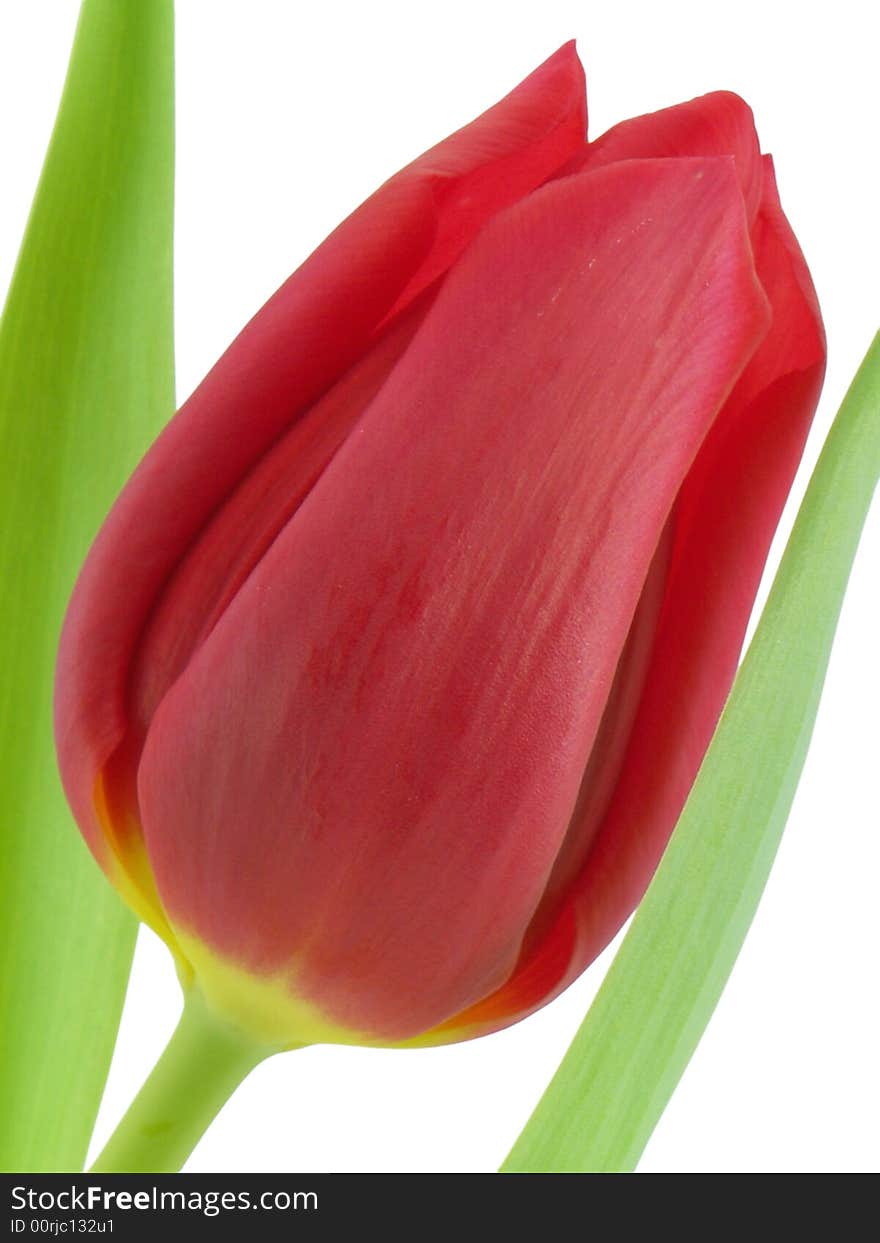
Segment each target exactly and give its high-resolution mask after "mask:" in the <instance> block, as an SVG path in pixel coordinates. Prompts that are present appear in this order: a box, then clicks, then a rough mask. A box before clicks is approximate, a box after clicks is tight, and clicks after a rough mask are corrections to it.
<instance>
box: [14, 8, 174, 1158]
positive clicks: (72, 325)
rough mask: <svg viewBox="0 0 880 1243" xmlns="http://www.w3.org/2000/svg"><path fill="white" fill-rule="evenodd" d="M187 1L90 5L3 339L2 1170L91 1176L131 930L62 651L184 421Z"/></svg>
mask: <svg viewBox="0 0 880 1243" xmlns="http://www.w3.org/2000/svg"><path fill="white" fill-rule="evenodd" d="M172 23H173V5H172V0H84V3H83V6H82V10H81V13H80V20H79V25H78V27H77V33H76V39H75V42H74V47H73V52H72V56H71V61H70V68H69V71H68V76H67V81H66V84H65V88H64V94H63V97H62V100H61V105H60V109H59V113H58V118H57V122H56V125H55V130H54V133H53V135H52V140H51V144H50V146H49V150H48V153H47V156H46V161H45V164H44V168H43V174H42V177H41V180H40V184H39V187H38V190H37V195H36V198H35V201H34V205H33V208H32V212H31V216H30V220H29V222H28V227H27V232H26V234H25V239H24V243H23V246H22V251H21V254H20V256H19V261H18V265H17V267H16V270H15V275H14V277H13V281H12V286H11V289H10V292H9V297H8V301H7V304H6V309H5V311H4V314H3V319H2V322H0V581H2V583H3V585H4V591H5V594H6V598H5V600H4V606H3V609H2V613H0V617H2V621H0V669H2V679H0V1050H2V1052H0V1168H2V1169H6V1170H19V1171H21V1170H28V1171H34V1170H48V1169H81V1168H82V1163H83V1161H84V1159H85V1154H86V1147H87V1144H88V1140H89V1136H90V1134H91V1130H92V1127H93V1125H94V1119H95V1114H96V1112H97V1108H98V1104H99V1101H100V1096H101V1092H102V1090H103V1086H104V1080H105V1078H106V1073H107V1068H108V1065H109V1061H110V1056H111V1053H112V1049H113V1042H114V1039H115V1036H116V1030H117V1026H118V1022H119V1015H120V1011H121V1007H122V1001H123V997H124V993H125V987H126V981H127V978H128V972H129V969H130V964H131V954H132V949H133V945H134V937H135V921H134V919H133V918H132V917H131V916H130V915H129V914H128V913H127V911H125V910H124V908H123V907H122V904H121V903H120V901H119V900H118V899H117V897H116V895H115V893H114V892H113V891H112V889H111V888H110V886H109V885H107V884H106V882H105V881H104V880H103V878H102V877H101V875H100V873H99V871H98V869H97V868H96V866H95V865H94V863H93V862H92V860H91V858H90V857H89V855H88V853H87V851H86V850H85V848H84V847H83V845H82V843H81V841H80V839H79V835H78V833H77V831H76V829H75V827H74V825H73V822H72V820H71V817H70V814H69V812H68V810H67V807H66V804H65V801H64V798H63V795H62V793H61V789H60V785H59V781H58V777H57V775H56V767H55V755H54V748H53V743H52V725H51V698H52V678H53V666H54V659H55V647H56V643H57V638H58V631H59V626H60V623H61V619H62V615H63V611H64V607H65V604H66V601H67V597H68V595H69V593H70V589H71V587H72V585H73V581H74V578H75V576H76V573H77V570H78V568H79V565H80V563H81V562H82V559H83V557H84V555H85V553H86V551H87V549H88V546H89V543H90V541H91V539H92V537H93V536H94V534H95V531H96V530H97V527H98V525H99V523H100V521H101V518H102V517H103V515H104V513H105V512H106V510H107V508H108V507H109V504H110V502H111V501H112V499H113V497H114V494H115V493H116V492H117V491H118V489H119V488H120V486H121V485H122V483H123V482H124V480H125V478H126V476H127V475H128V474H129V473H130V471H131V469H132V467H133V466H134V464H135V463H136V461H137V459H138V457H139V456H140V454H141V453H142V452H143V450H144V449H145V448H146V446H147V444H148V443H149V441H150V440H151V439H152V437H153V436H154V435H155V433H156V431H157V430H158V427H159V426H160V424H161V422H162V421H163V420H164V419H165V418H167V416H168V415H169V413H170V412H171V411H172V410H173V407H174V369H173V338H172V304H171V296H172V272H171V257H172V204H173V160H174V149H173V142H174V139H173V25H172Z"/></svg>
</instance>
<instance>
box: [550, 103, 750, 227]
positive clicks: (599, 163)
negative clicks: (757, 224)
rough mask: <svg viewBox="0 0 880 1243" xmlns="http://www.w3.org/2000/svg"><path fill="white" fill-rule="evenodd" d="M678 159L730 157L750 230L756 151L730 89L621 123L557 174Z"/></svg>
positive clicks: (746, 115) (746, 112)
mask: <svg viewBox="0 0 880 1243" xmlns="http://www.w3.org/2000/svg"><path fill="white" fill-rule="evenodd" d="M683 155H699V156H711V155H715V156H718V155H729V156H732V157H733V159H734V163H735V166H736V173H737V177H738V178H739V183H740V188H741V190H742V194H743V199H744V201H745V205H746V215H747V217H748V220H749V225H750V226H751V225H752V224H753V223H754V220H755V216H756V214H757V211H758V207H759V205H760V203H761V197H762V187H763V181H764V178H763V171H762V166H761V150H760V147H759V144H758V135H757V134H756V132H755V122H754V117H753V115H752V110H751V108H750V107H749V106H748V104H747V103H746V102H745V100H744V99H741V98H740V97H739V95H735V94H733V92H732V91H713V92H712V93H711V94H709V95H700V96H699V97H698V98H697V99H691V100H688V101H687V103H683V104H675V105H674V106H673V107H671V108H661V109H660V110H659V112H649V113H646V114H645V115H644V116H640V117H631V118H630V119H629V120H626V121H621V122H620V123H619V124H618V125H615V126H613V127H612V128H611V129H610V130H607V131H606V132H605V133H604V134H602V135H601V136H600V137H599V138H597V139H596V141H595V142H591V143H590V145H589V146H588V147H587V149H586V150H585V151H583V152H579V153H578V154H577V155H576V156H575V157H574V159H573V160H572V161H571V163H570V164H569V165H568V166H567V167H566V168H564V169H563V170H562V173H561V174H560V175H562V176H564V175H565V174H567V173H570V172H582V171H584V170H586V169H592V168H601V167H603V166H604V165H606V164H616V163H619V162H620V161H621V160H633V159H657V158H660V157H661V156H667V157H669V156H671V157H678V156H683Z"/></svg>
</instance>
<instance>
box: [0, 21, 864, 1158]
mask: <svg viewBox="0 0 880 1243" xmlns="http://www.w3.org/2000/svg"><path fill="white" fill-rule="evenodd" d="M144 2H145V3H147V2H149V0H144ZM77 7H78V6H77V3H76V0H29V3H27V4H5V5H3V7H2V10H0V161H2V163H0V168H2V187H3V188H2V195H0V281H2V284H3V286H4V287H5V284H6V282H7V281H8V278H9V275H10V273H11V269H12V263H13V261H14V256H15V252H16V249H17V246H18V241H19V238H20V235H21V231H22V228H23V226H24V222H25V218H26V213H27V210H28V204H29V201H30V197H31V194H32V192H33V188H34V185H35V183H36V178H37V175H38V172H39V167H40V163H41V160H42V155H43V151H44V148H45V143H46V140H47V138H48V134H49V131H50V127H51V123H52V118H53V115H54V111H55V107H56V104H57V100H58V96H59V92H60V87H61V83H62V80H63V74H64V69H65V65H66V60H67V55H68V50H69V45H70V38H71V35H72V31H73V26H74V22H75V18H76V12H77ZM177 7H178V180H177V185H178V200H177V243H176V244H177V267H176V281H177V349H178V383H179V396H180V398H183V397H185V396H186V395H187V394H188V393H189V391H190V390H191V389H192V388H193V387H194V385H195V384H196V383H197V382H198V380H199V379H200V378H201V376H202V375H203V373H204V372H205V371H206V370H207V369H208V367H209V366H210V365H211V363H212V362H213V361H214V360H215V358H216V357H217V355H218V354H219V353H220V352H221V350H222V349H223V348H224V347H225V346H226V344H227V343H228V342H229V340H230V339H231V337H232V336H233V335H234V334H235V333H236V332H237V330H238V329H239V328H240V327H241V326H242V325H243V323H244V322H245V320H246V319H247V318H248V317H249V316H250V315H251V314H252V313H253V312H254V311H255V310H256V309H257V308H258V307H259V306H260V304H261V303H262V302H263V301H264V299H265V298H266V297H267V296H268V295H269V294H270V293H271V292H272V290H273V289H274V288H275V287H276V286H277V285H278V284H279V283H280V282H281V280H282V279H283V278H284V277H285V276H286V275H287V274H288V273H289V271H291V270H292V269H293V268H294V267H295V266H296V265H297V264H298V263H299V262H300V261H301V260H302V259H303V258H304V257H305V255H306V254H307V253H308V252H309V251H310V250H311V249H312V248H313V247H314V246H315V245H316V244H317V243H318V242H319V241H320V240H321V238H322V237H323V236H324V235H325V233H327V232H328V231H329V229H330V228H331V227H332V226H333V225H335V224H336V223H337V222H338V221H339V219H341V218H342V217H343V216H344V215H346V214H347V213H348V211H349V210H351V209H352V208H353V207H354V206H355V205H356V204H357V203H358V202H359V201H360V200H361V199H362V198H363V197H364V196H365V195H366V194H367V193H369V192H370V191H371V190H372V189H373V188H374V187H375V186H376V185H377V184H378V183H379V182H380V181H382V180H384V178H385V177H386V176H388V175H389V174H390V173H392V172H393V171H395V170H396V168H397V167H399V166H400V165H401V164H403V163H405V162H406V161H407V160H409V159H410V158H412V157H413V156H415V155H416V154H418V152H420V151H421V150H422V149H424V148H425V147H426V146H428V145H429V144H431V143H433V142H435V141H436V140H438V139H439V138H441V137H442V136H444V135H445V134H446V133H448V132H449V131H451V130H452V129H454V128H456V127H458V126H459V125H461V124H463V123H465V122H466V121H468V120H469V119H470V118H471V117H472V116H474V115H475V114H476V113H478V112H479V111H481V110H482V109H483V108H485V107H486V106H487V105H489V104H490V103H492V102H494V101H495V100H496V99H497V98H498V97H500V96H501V95H502V94H504V93H505V92H506V91H507V90H509V89H510V88H511V87H512V86H513V85H514V84H515V83H516V82H517V81H519V79H521V78H522V77H523V76H525V74H526V73H527V72H529V70H531V69H532V68H533V67H534V66H535V65H536V64H537V63H538V62H539V61H540V60H542V59H543V58H544V57H545V56H547V55H548V54H549V53H550V52H551V51H553V50H554V49H555V48H556V47H557V46H558V45H559V44H560V43H562V42H563V41H564V40H566V39H567V38H569V37H571V36H576V37H577V39H578V44H579V50H580V54H581V58H582V60H583V61H584V63H585V66H586V70H587V80H588V93H589V100H590V114H591V125H590V132H591V134H592V135H594V136H595V135H596V134H598V133H600V132H601V131H602V130H603V129H605V128H607V126H608V125H610V124H612V123H613V122H614V121H616V120H619V119H621V118H623V117H624V116H627V115H632V114H634V113H638V112H641V111H645V110H649V109H653V108H657V107H662V106H664V105H667V104H671V103H674V102H677V101H679V100H681V99H685V98H689V97H691V96H693V95H696V94H700V93H702V92H704V91H708V90H712V89H716V88H720V87H725V88H729V89H732V90H736V91H738V92H739V93H740V94H742V95H743V96H745V98H746V99H748V101H749V102H750V103H751V104H752V106H753V108H754V110H755V114H756V117H757V121H758V127H759V131H760V133H761V137H762V141H763V145H764V148H765V149H767V150H771V151H772V152H773V153H774V155H775V157H776V165H777V172H778V178H779V182H780V187H781V192H782V196H783V201H784V204H785V206H786V208H787V210H788V214H789V216H790V218H791V220H792V222H793V224H794V226H795V228H796V230H797V232H798V234H799V236H800V239H801V242H802V245H803V247H804V250H805V252H806V254H807V256H808V259H809V261H810V264H811V266H812V270H813V273H814V277H815V281H816V285H817V287H818V290H819V296H820V300H821V302H822V305H823V309H824V312H825V317H826V321H827V326H828V335H829V346H830V360H829V371H828V380H827V384H826V389H825V395H824V398H823V402H822V405H821V407H820V412H819V416H818V419H817V424H816V428H815V432H814V436H813V438H812V440H811V443H810V447H809V450H808V454H807V464H810V463H812V461H813V460H814V459H815V455H816V453H817V451H818V446H819V444H820V442H821V439H822V437H823V436H824V433H825V431H826V429H827V427H828V425H829V422H830V419H831V417H832V415H833V412H834V410H835V409H836V407H837V405H838V404H839V401H840V399H841V397H842V395H843V392H844V390H845V388H846V385H847V383H848V380H849V377H850V376H851V375H852V373H853V371H854V369H855V367H856V365H857V363H858V361H859V359H860V357H861V355H862V354H863V352H864V350H865V349H866V347H867V345H868V342H869V340H870V338H871V336H872V334H873V332H874V329H875V328H876V327H877V326H878V323H880V242H878V221H880V216H878V212H880V193H878V191H880V184H878V144H877V128H878V121H880V108H878V87H877V75H876V65H875V57H876V47H877V36H878V33H880V31H878V29H877V24H876V23H877V19H876V18H872V17H871V16H870V10H869V7H868V6H866V5H863V4H861V3H836V4H833V5H831V4H821V5H819V4H794V3H791V4H789V3H779V2H776V3H774V2H771V0H759V2H758V3H755V2H752V0H738V2H737V3H736V4H735V5H723V6H715V5H711V4H706V3H705V2H703V3H686V2H684V0H664V2H663V3H662V4H657V3H652V2H644V3H641V2H640V3H625V2H618V3H616V4H608V3H601V4H600V3H588V2H587V0H580V2H579V3H565V2H563V0H541V2H540V3H534V2H530V3H527V4H517V3H510V2H509V0H508V2H507V3H479V2H477V0H466V2H464V3H461V2H460V0H446V2H445V3H443V4H440V3H435V4H413V3H405V4H404V3H401V4H396V3H390V2H388V3H381V2H378V0H371V2H370V3H340V2H334V0H327V2H326V3H325V4H323V5H322V6H317V5H310V6H304V5H300V4H298V3H293V2H286V0H248V3H247V4H244V3H241V0H179V2H178V6H177ZM872 22H874V27H873V29H871V28H869V26H870V24H871V23H872ZM804 478H805V476H804V475H802V476H801V478H800V480H799V483H798V486H797V487H796V489H795V496H796V497H799V496H800V494H801V493H802V491H803V484H804ZM789 521H790V518H789V519H788V520H787V521H786V522H785V523H784V524H783V530H787V527H788V522H789ZM878 569H880V507H877V506H875V509H874V511H873V514H872V517H871V519H870V522H869V526H868V529H867V531H866V534H865V538H864V540H863V544H862V548H861V552H860V555H859V559H858V561H857V564H856V568H855V571H854V574H853V579H852V582H851V586H850V591H849V595H848V597H847V601H846V606H845V609H844V613H843V617H842V620H841V625H840V630H839V634H838V640H837V645H836V649H835V653H834V657H833V661H832V665H831V670H830V673H829V677H828V683H827V687H826V691H825V697H824V701H823V705H822V709H821V713H820V717H819V722H818V725H817V729H816V733H815V737H814V742H813V746H812V749H811V752H810V756H809V760H808V764H807V768H806V771H805V774H804V777H803V780H802V782H801V786H800V790H799V793H798V796H797V800H796V803H795V807H794V811H793V813H792V816H791V819H790V822H789V825H788V829H787V833H786V836H785V839H784V842H783V845H782V848H781V850H780V854H779V857H778V859H777V863H776V867H775V870H774V872H773V875H772V877H771V880H770V883H769V885H768V888H767V891H766V893H765V896H764V900H763V902H762V905H761V908H760V911H759V913H758V916H757V919H756V921H755V923H754V926H753V928H752V931H751V933H750V936H749V939H748V942H747V945H746V947H745V949H744V951H743V953H742V955H741V957H740V959H739V962H738V964H737V966H736V969H735V971H734V974H733V977H732V979H731V981H730V984H729V986H728V988H727V991H726V993H725V995H724V997H723V999H722V1001H721V1004H720V1006H719V1008H718V1010H717V1012H716V1015H715V1017H714V1019H713V1021H712V1023H711V1025H710V1028H709V1030H708V1032H707V1033H706V1036H705V1038H704V1040H703V1042H702V1044H701V1046H700V1048H699V1049H698V1051H697V1053H696V1055H695V1056H694V1058H693V1060H692V1063H691V1065H690V1067H689V1068H688V1070H687V1072H686V1074H685V1077H684V1079H683V1081H682V1083H681V1085H680V1087H679V1089H678V1091H677V1093H676V1095H675V1097H674V1099H673V1101H672V1103H671V1105H670V1106H669V1108H668V1110H667V1112H666V1114H665V1116H664V1118H663V1119H662V1121H661V1123H660V1125H659V1126H658V1128H657V1130H656V1133H655V1135H654V1137H653V1138H652V1140H651V1142H650V1144H649V1146H648V1148H647V1151H646V1153H645V1156H644V1159H643V1161H642V1163H641V1169H643V1170H647V1171H666V1172H672V1171H749V1170H758V1171H856V1170H859V1171H864V1170H871V1169H876V1168H877V1165H878V1155H880V1145H878V1139H877V1122H876V1119H877V1117H878V1112H880V1111H878V1106H880V1091H878V1085H880V1074H878V1057H877V1049H878V1046H880V1039H878V1037H880V1031H878V1028H880V1021H878V1002H877V995H876V985H877V953H876V951H877V940H878V937H877V925H878V916H877V891H878V880H880V847H878V827H880V823H878V821H880V816H878V810H877V764H878V754H877V742H878V727H877V719H876V703H877V696H878V692H880V676H878V671H880V662H878V645H877V642H876V634H877V629H878V621H880V587H878V582H880V575H878ZM758 745H759V744H758ZM608 960H609V959H608V955H607V954H606V955H605V956H604V957H603V959H602V960H600V961H599V962H598V963H597V964H595V965H594V967H593V968H592V969H591V970H590V971H589V972H588V973H587V974H586V975H585V976H584V977H583V978H582V979H581V980H580V981H579V982H578V984H577V985H575V986H574V987H573V988H572V989H570V990H569V992H568V993H567V995H566V996H565V997H563V998H561V999H560V1000H559V1001H558V1002H556V1003H555V1004H554V1005H552V1006H550V1007H548V1008H547V1009H545V1010H544V1011H542V1012H541V1013H540V1014H539V1015H537V1016H535V1017H534V1018H532V1019H530V1020H528V1021H527V1022H525V1023H522V1024H520V1025H519V1026H518V1027H516V1028H513V1029H511V1030H509V1031H507V1032H504V1033H501V1034H499V1035H496V1036H493V1037H490V1038H487V1039H484V1040H480V1041H475V1042H473V1043H470V1044H465V1045H459V1046H455V1047H451V1048H447V1049H440V1050H428V1051H423V1052H416V1053H414V1052H407V1053H398V1052H385V1051H371V1050H359V1049H341V1048H315V1049H309V1050H306V1051H303V1052H299V1053H293V1054H287V1055H285V1056H283V1057H280V1058H276V1059H274V1060H273V1061H272V1062H271V1063H268V1064H264V1065H263V1066H262V1067H261V1068H259V1069H258V1070H257V1071H256V1072H255V1073H254V1074H253V1075H252V1077H251V1079H250V1080H249V1081H248V1082H247V1083H246V1084H245V1085H244V1086H243V1087H242V1088H241V1089H240V1090H239V1092H238V1094H237V1095H236V1096H235V1098H234V1099H233V1101H232V1102H231V1103H230V1104H229V1105H228V1106H227V1108H226V1109H225V1110H224V1112H223V1114H222V1115H221V1117H220V1118H219V1119H218V1121H217V1122H216V1123H215V1125H214V1127H213V1128H212V1130H211V1131H210V1132H209V1134H208V1135H207V1137H206V1138H205V1139H204V1140H203V1142H202V1143H201V1144H200V1146H199V1147H198V1149H197V1151H196V1152H195V1154H194V1155H193V1157H192V1159H191V1161H190V1162H189V1165H188V1166H187V1168H188V1169H189V1170H193V1171H208V1170H213V1171H219V1170H240V1171H273V1170H279V1171H285V1170H297V1171H303V1172H308V1171H321V1170H336V1171H346V1170H377V1171H378V1170H431V1171H444V1170H490V1169H493V1168H495V1167H496V1166H497V1164H498V1163H499V1162H500V1160H501V1159H502V1158H503V1156H504V1155H505V1152H506V1151H507V1148H508V1147H509V1145H510V1143H511V1142H512V1140H513V1138H514V1137H515V1135H516V1134H517V1132H518V1130H519V1128H520V1126H521V1125H522V1124H523V1123H524V1121H525V1119H526V1118H527V1116H528V1114H529V1112H530V1110H531V1108H532V1106H533V1104H534V1103H535V1101H536V1099H537V1097H538V1096H539V1095H540V1092H541V1090H542V1088H543V1085H544V1084H545V1082H546V1080H547V1079H548V1078H549V1075H550V1073H551V1071H552V1069H553V1068H554V1067H555V1065H556V1063H557V1061H558V1058H559V1057H560V1056H561V1054H562V1052H563V1051H564V1049H565V1047H566V1045H567V1044H568V1041H569V1040H570V1038H571V1036H572V1035H573V1033H574V1031H575V1029H576V1027H577V1024H578V1022H579V1020H580V1018H581V1016H582V1014H583V1013H584V1011H585V1009H586V1007H587V1005H588V1003H589V1000H590V998H591V997H592V995H593V993H594V992H595V990H596V988H597V987H598V983H599V981H600V979H601V975H602V972H603V970H604V968H605V967H606V965H607V962H608ZM178 1000H179V999H178V994H177V987H176V984H175V982H174V979H173V973H172V970H171V964H170V960H169V959H168V956H167V954H166V953H165V951H164V948H163V947H162V946H161V945H160V944H159V943H158V942H156V941H155V939H154V938H152V937H150V936H143V937H142V938H141V941H140V943H139V948H138V953H137V957H136V962H135V971H134V975H133V980H132V986H131V989H130V993H129V997H128V1002H127V1006H126V1011H125V1018H124V1021H123V1026H122V1031H121V1036H120V1044H119V1048H118V1050H117V1056H116V1060H115V1062H114V1066H113V1070H112V1073H111V1077H110V1082H109V1086H108V1090H107V1094H106V1098H105V1101H104V1105H103V1107H102V1110H101V1115H100V1119H99V1125H98V1134H97V1139H98V1141H99V1142H100V1143H103V1140H104V1139H105V1138H106V1137H107V1135H108V1134H109V1131H110V1129H111V1127H112V1125H113V1124H114V1122H115V1121H116V1119H117V1118H118V1117H119V1115H120V1114H121V1112H122V1111H123V1110H124V1108H125V1106H126V1105H127V1103H128V1101H129V1100H130V1099H131V1097H132V1096H133V1094H134V1092H135V1091H136V1089H137V1087H138V1086H139V1083H140V1081H141V1080H142V1078H143V1077H144V1075H145V1074H146V1073H147V1071H148V1069H149V1067H150V1065H151V1064H152V1062H153V1060H154V1059H155V1057H156V1056H157V1054H158V1052H159V1051H160V1049H161V1047H162V1045H163V1043H164V1041H165V1039H166V1038H167V1036H168V1035H169V1033H170V1031H171V1029H172V1027H173V1024H174V1021H175V1018H176V1011H177V1008H178Z"/></svg>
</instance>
